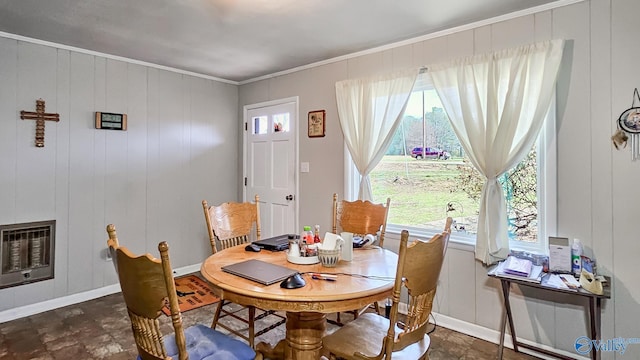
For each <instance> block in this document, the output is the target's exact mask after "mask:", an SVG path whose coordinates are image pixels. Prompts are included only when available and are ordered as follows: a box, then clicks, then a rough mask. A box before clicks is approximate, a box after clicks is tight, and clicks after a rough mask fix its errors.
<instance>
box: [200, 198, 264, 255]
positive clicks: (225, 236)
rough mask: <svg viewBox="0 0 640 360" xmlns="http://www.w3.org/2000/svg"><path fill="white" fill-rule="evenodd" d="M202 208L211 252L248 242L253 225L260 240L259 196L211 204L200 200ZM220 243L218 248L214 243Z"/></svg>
mask: <svg viewBox="0 0 640 360" xmlns="http://www.w3.org/2000/svg"><path fill="white" fill-rule="evenodd" d="M202 208H203V210H204V217H205V220H206V224H207V231H208V233H209V241H210V242H211V252H212V253H213V254H215V253H216V252H217V251H218V250H224V249H226V248H229V247H231V246H235V245H239V244H244V243H248V242H250V240H251V232H252V230H253V229H254V226H255V236H256V240H260V197H259V196H258V195H256V196H255V202H254V203H250V202H242V203H238V202H226V203H223V204H220V205H217V206H216V205H211V206H209V204H208V203H207V201H206V200H202ZM216 240H217V242H218V243H219V244H220V246H219V248H218V245H217V244H216Z"/></svg>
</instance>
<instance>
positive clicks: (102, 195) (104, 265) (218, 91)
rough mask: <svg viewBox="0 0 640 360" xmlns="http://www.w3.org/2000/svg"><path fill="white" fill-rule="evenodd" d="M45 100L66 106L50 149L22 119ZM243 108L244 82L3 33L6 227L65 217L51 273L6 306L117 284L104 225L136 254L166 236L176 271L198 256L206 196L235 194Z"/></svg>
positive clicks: (48, 137)
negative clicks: (97, 120) (97, 115)
mask: <svg viewBox="0 0 640 360" xmlns="http://www.w3.org/2000/svg"><path fill="white" fill-rule="evenodd" d="M38 98H42V99H44V100H45V101H46V111H47V112H57V113H59V114H60V122H59V123H53V122H47V123H46V125H45V126H46V128H45V147H44V148H36V147H35V145H34V139H35V122H34V121H22V120H20V117H19V114H20V110H34V109H35V101H36V99H38ZM237 109H238V89H237V86H236V85H230V84H225V83H222V82H216V81H213V80H208V79H203V78H197V77H193V76H188V75H183V74H179V73H175V72H170V71H166V70H159V69H157V68H153V67H146V66H142V65H134V64H131V63H126V62H122V61H117V60H112V59H108V58H105V57H100V56H95V55H88V54H84V53H80V52H74V51H68V50H61V49H56V48H53V47H49V46H45V45H40V44H34V43H29V42H23V41H17V40H13V39H9V38H0V224H10V223H19V222H30V221H39V220H49V219H55V220H56V221H57V229H56V230H57V231H56V244H55V246H56V247H55V279H54V280H51V281H43V282H38V283H34V284H28V285H23V286H18V287H12V288H7V289H3V290H0V311H2V310H6V309H12V308H15V307H19V306H23V305H28V304H33V303H38V302H42V301H46V300H51V299H55V298H59V297H63V296H67V295H71V294H76V293H81V292H85V291H88V290H93V289H98V288H101V287H104V286H106V285H112V284H116V283H117V278H116V275H115V272H114V269H113V266H112V264H111V262H108V261H105V253H104V249H105V248H106V239H107V234H106V231H105V227H106V225H107V224H108V223H114V224H116V226H117V229H118V234H119V236H120V239H121V243H122V244H124V245H125V246H128V247H129V248H130V249H131V250H132V251H134V252H136V253H143V252H150V253H152V254H154V255H155V256H158V251H157V244H158V242H160V241H163V240H166V241H167V242H168V243H169V246H170V255H171V259H172V265H173V267H175V268H177V267H182V266H187V265H194V264H198V263H199V262H201V261H202V260H203V259H204V258H205V257H206V256H207V255H208V254H209V252H210V251H211V250H210V247H209V245H208V236H207V234H206V230H205V224H204V216H203V215H202V205H201V201H202V199H205V198H206V199H207V200H208V201H209V202H210V203H218V202H223V201H229V200H237V198H236V197H235V194H236V193H237V192H238V188H239V180H238V177H237V169H238V166H239V165H238V164H239V163H241V162H240V157H239V155H238V153H237V144H238V141H237V139H238V138H239V130H240V126H239V124H238V110H237ZM95 111H106V112H115V113H126V114H127V115H128V130H127V131H108V130H96V129H95V128H94V112H95Z"/></svg>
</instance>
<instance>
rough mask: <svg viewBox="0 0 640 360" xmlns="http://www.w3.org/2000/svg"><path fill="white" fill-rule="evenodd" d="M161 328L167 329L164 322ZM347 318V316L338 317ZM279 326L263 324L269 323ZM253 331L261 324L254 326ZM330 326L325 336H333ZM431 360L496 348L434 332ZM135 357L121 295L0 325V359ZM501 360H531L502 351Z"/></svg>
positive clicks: (207, 310) (208, 313) (273, 335)
mask: <svg viewBox="0 0 640 360" xmlns="http://www.w3.org/2000/svg"><path fill="white" fill-rule="evenodd" d="M216 306H217V305H216V304H214V305H209V306H205V307H202V308H199V309H196V310H191V311H188V312H186V313H183V320H184V323H185V326H190V325H192V324H195V323H203V324H210V322H211V319H212V314H213V312H214V311H215V307H216ZM161 318H162V319H163V321H166V323H163V326H166V328H167V329H171V327H170V326H171V325H170V323H169V318H168V317H164V316H162V317H161ZM342 318H343V321H344V318H349V315H344V316H342ZM273 320H277V318H274V319H265V320H263V321H265V322H269V321H273ZM256 326H257V327H258V326H259V324H257V325H256ZM335 329H336V327H335V326H334V325H331V324H328V326H327V331H335ZM284 331H285V329H284V325H282V326H280V327H278V328H276V329H274V330H272V331H270V332H268V333H266V334H264V335H262V336H260V337H258V338H257V341H256V343H258V342H260V341H266V342H268V343H271V344H275V343H277V342H278V340H280V339H282V338H284ZM431 338H432V346H431V350H430V352H429V355H430V359H431V360H444V359H447V360H448V359H465V360H466V359H495V358H496V355H497V349H498V348H497V346H496V345H495V344H491V343H489V342H486V341H483V340H479V339H476V338H473V337H471V336H467V335H464V334H461V333H458V332H455V331H451V330H449V329H446V328H443V327H438V328H437V329H436V330H435V331H434V332H433V333H432V334H431ZM136 356H137V353H136V348H135V345H134V343H133V337H132V335H131V330H130V322H129V318H128V316H127V312H126V308H125V306H124V302H123V300H122V296H121V294H119V293H118V294H113V295H109V296H105V297H101V298H98V299H94V300H91V301H87V302H84V303H80V304H76V305H71V306H67V307H64V308H60V309H56V310H52V311H48V312H45V313H41V314H37V315H33V316H29V317H26V318H21V319H17V320H13V321H10V322H6V323H3V324H0V359H17V360H21V359H34V360H35V359H38V360H51V359H110V360H118V359H123V360H124V359H127V360H132V359H135V358H136ZM504 359H507V360H519V359H534V358H533V357H531V356H528V355H524V354H517V353H514V352H513V351H512V350H509V349H506V350H505V354H504Z"/></svg>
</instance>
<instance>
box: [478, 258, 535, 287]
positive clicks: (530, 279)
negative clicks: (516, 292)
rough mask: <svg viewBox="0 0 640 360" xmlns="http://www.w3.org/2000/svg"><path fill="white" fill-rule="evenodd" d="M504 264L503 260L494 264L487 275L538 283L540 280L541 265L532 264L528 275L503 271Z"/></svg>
mask: <svg viewBox="0 0 640 360" xmlns="http://www.w3.org/2000/svg"><path fill="white" fill-rule="evenodd" d="M504 265H505V262H504V261H501V262H499V263H498V265H496V266H495V267H494V268H493V269H491V270H490V271H489V275H496V276H499V277H504V278H509V279H517V280H523V281H528V282H533V283H540V281H541V280H542V265H532V266H531V273H530V274H529V276H528V277H527V276H519V275H513V274H508V273H505V272H504Z"/></svg>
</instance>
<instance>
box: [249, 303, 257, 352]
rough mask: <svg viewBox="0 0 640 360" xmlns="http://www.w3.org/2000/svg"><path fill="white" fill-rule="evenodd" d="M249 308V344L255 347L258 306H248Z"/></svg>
mask: <svg viewBox="0 0 640 360" xmlns="http://www.w3.org/2000/svg"><path fill="white" fill-rule="evenodd" d="M248 308H249V346H251V348H252V349H253V348H254V340H255V318H256V308H255V306H248Z"/></svg>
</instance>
